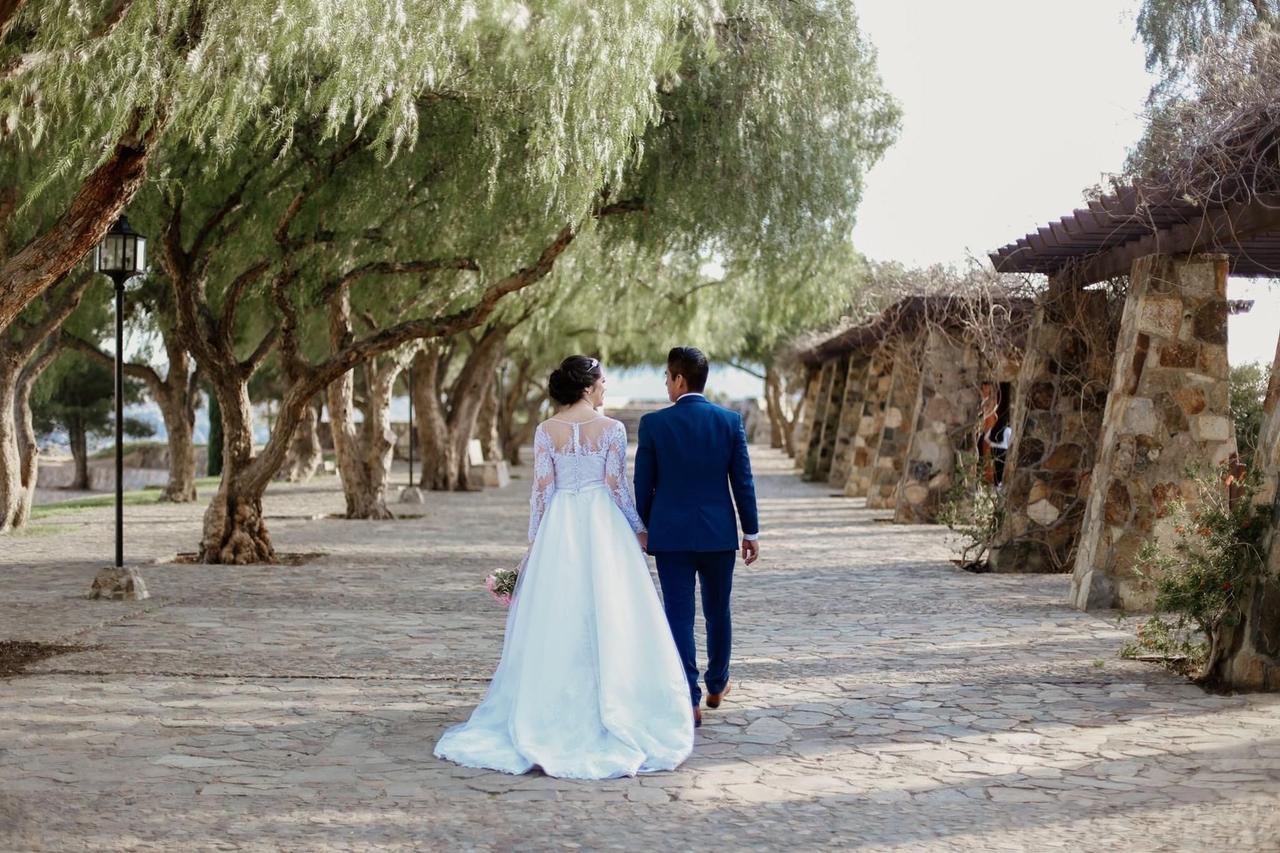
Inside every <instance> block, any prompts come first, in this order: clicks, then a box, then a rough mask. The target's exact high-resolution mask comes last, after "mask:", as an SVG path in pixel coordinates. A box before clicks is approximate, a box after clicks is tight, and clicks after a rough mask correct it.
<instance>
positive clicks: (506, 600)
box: [484, 569, 520, 607]
mask: <svg viewBox="0 0 1280 853" xmlns="http://www.w3.org/2000/svg"><path fill="white" fill-rule="evenodd" d="M518 577H520V571H519V570H518V569H498V570H497V571H496V572H494V573H493V574H491V575H489V577H487V578H485V579H484V588H485V589H487V590H489V594H490V595H492V596H493V600H494V601H496V602H498V603H499V604H501V605H502V606H503V607H509V606H511V598H512V596H514V595H515V594H516V579H517V578H518Z"/></svg>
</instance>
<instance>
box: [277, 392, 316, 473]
mask: <svg viewBox="0 0 1280 853" xmlns="http://www.w3.org/2000/svg"><path fill="white" fill-rule="evenodd" d="M319 423H320V415H319V413H317V412H316V407H315V406H307V408H306V409H305V410H304V411H303V412H302V418H301V419H300V420H299V421H298V428H297V429H295V430H294V431H293V443H292V444H290V445H289V461H288V463H287V464H286V466H285V468H284V470H283V471H282V472H281V474H280V475H279V477H278V478H279V479H281V480H287V481H289V482H290V483H305V482H307V481H308V480H310V479H311V478H312V477H314V476H315V475H316V472H317V471H319V470H320V465H321V463H323V462H324V451H323V450H322V449H321V447H320V433H319Z"/></svg>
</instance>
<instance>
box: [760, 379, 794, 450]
mask: <svg viewBox="0 0 1280 853" xmlns="http://www.w3.org/2000/svg"><path fill="white" fill-rule="evenodd" d="M764 403H765V410H766V411H767V412H768V413H769V446H770V447H772V448H773V449H775V450H778V449H781V448H784V447H786V442H785V441H784V436H783V432H784V430H783V427H782V424H783V420H784V419H783V416H782V389H781V388H780V387H779V383H778V372H777V370H775V369H774V368H772V367H769V368H766V369H765V372H764ZM787 453H788V455H790V450H788V452H787Z"/></svg>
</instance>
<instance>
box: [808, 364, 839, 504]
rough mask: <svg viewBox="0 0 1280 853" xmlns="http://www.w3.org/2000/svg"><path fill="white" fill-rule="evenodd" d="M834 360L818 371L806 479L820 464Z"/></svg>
mask: <svg viewBox="0 0 1280 853" xmlns="http://www.w3.org/2000/svg"><path fill="white" fill-rule="evenodd" d="M835 370H836V364H835V362H834V361H827V362H824V363H823V365H822V370H821V371H820V372H819V373H818V389H817V396H816V397H815V398H814V401H813V417H812V418H810V419H809V442H808V445H807V446H806V448H805V452H804V464H803V465H801V466H800V467H801V469H802V474H803V476H804V479H806V480H812V479H813V472H814V471H815V470H817V466H818V448H820V447H821V446H822V427H823V425H824V424H825V423H826V422H827V403H828V402H830V400H831V380H832V378H833V377H834V376H835Z"/></svg>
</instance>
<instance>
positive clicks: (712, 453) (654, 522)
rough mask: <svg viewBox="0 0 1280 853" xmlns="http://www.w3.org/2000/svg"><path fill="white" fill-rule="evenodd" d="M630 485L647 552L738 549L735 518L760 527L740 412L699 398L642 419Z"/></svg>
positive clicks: (753, 530)
mask: <svg viewBox="0 0 1280 853" xmlns="http://www.w3.org/2000/svg"><path fill="white" fill-rule="evenodd" d="M635 486H636V509H637V510H638V511H639V513H640V520H641V521H643V522H644V524H645V527H647V528H648V529H649V551H650V553H655V552H659V551H736V550H738V545H739V540H738V524H737V521H738V520H741V522H742V532H743V533H744V534H757V533H759V532H760V522H759V517H758V516H757V514H756V489H755V483H754V482H753V481H752V479H751V459H750V457H749V456H748V455H747V433H746V430H745V429H743V426H742V416H741V415H739V414H738V413H737V412H733V411H730V410H728V409H724V408H721V407H720V406H717V405H715V404H714V403H711V402H710V401H708V400H707V399H706V398H704V397H682V398H681V399H680V402H678V403H676V404H675V405H674V406H671V407H669V408H666V409H662V410H661V411H657V412H650V413H649V414H647V415H645V416H644V417H643V418H641V419H640V436H639V442H638V445H637V448H636V476H635ZM731 490H732V493H733V494H732V499H731V498H730V491H731ZM735 503H736V504H737V509H738V511H737V519H735V518H734V504H735Z"/></svg>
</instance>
